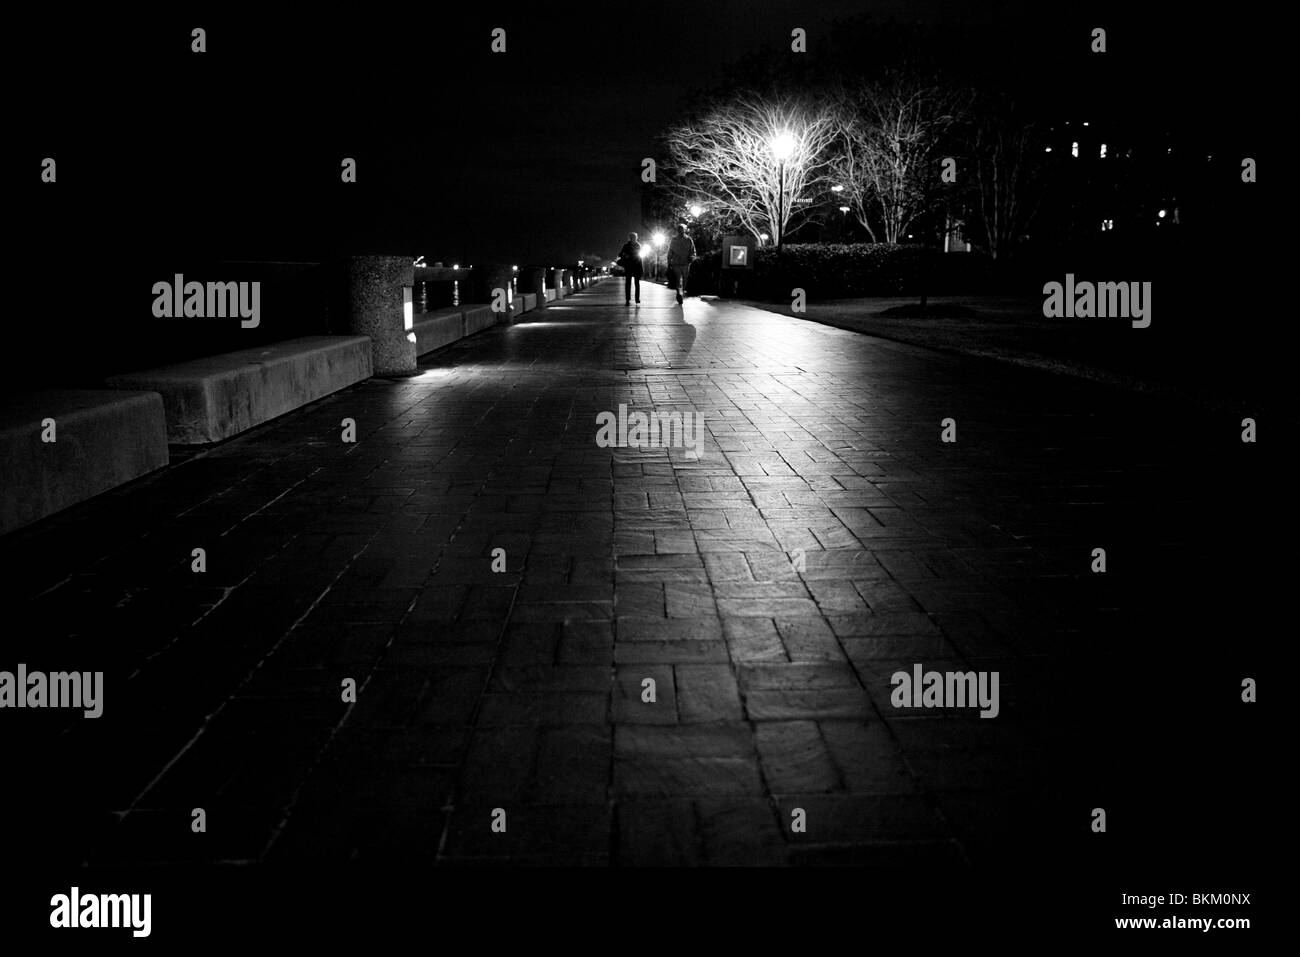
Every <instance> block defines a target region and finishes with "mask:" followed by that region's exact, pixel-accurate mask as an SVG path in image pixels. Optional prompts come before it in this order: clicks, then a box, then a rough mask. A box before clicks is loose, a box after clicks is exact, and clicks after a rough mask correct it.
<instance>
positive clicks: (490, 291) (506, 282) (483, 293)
mask: <svg viewBox="0 0 1300 957" xmlns="http://www.w3.org/2000/svg"><path fill="white" fill-rule="evenodd" d="M514 276H515V271H514V267H513V266H504V265H501V264H500V263H486V264H484V265H477V264H476V265H475V266H474V301H475V302H485V303H487V304H488V305H491V304H492V301H493V298H494V293H495V291H496V290H497V289H504V290H505V296H506V311H505V312H499V313H496V319H497V322H498V323H505V324H507V325H508V324H509V323H510V320H511V318H512V317H513V316H514V311H515V307H514V300H515V296H514V286H513V285H512V283H511V280H512V279H514Z"/></svg>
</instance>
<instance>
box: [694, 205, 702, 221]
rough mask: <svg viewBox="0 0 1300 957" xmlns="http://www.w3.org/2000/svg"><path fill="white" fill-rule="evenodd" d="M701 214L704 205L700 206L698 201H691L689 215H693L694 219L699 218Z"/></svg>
mask: <svg viewBox="0 0 1300 957" xmlns="http://www.w3.org/2000/svg"><path fill="white" fill-rule="evenodd" d="M703 214H704V207H703V206H701V205H700V204H699V203H693V204H692V205H691V215H692V216H694V217H695V218H696V219H699V218H700V216H702V215H703Z"/></svg>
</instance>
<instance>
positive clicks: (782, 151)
mask: <svg viewBox="0 0 1300 957" xmlns="http://www.w3.org/2000/svg"><path fill="white" fill-rule="evenodd" d="M795 145H796V144H795V139H794V137H793V136H791V135H790V134H789V133H778V134H777V135H776V136H774V137H772V155H773V156H775V157H776V179H777V189H776V251H777V254H778V255H779V254H780V252H781V246H782V245H783V244H784V243H785V162H786V160H788V159H789V158H790V157H791V156H792V155H794V149H795Z"/></svg>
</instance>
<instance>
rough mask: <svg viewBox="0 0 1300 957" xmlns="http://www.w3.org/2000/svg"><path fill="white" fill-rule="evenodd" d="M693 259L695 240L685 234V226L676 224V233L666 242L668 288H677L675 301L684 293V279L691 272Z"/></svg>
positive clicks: (679, 299) (679, 300) (680, 299)
mask: <svg viewBox="0 0 1300 957" xmlns="http://www.w3.org/2000/svg"><path fill="white" fill-rule="evenodd" d="M694 259H695V240H693V239H691V237H690V236H688V235H686V226H685V225H683V224H680V223H679V224H678V226H677V235H676V236H674V237H673V239H672V242H670V243H669V244H668V282H669V285H670V288H673V289H676V290H677V301H678V302H681V301H682V297H683V296H685V295H686V280H687V278H688V277H689V276H690V274H691V262H692V261H693V260H694Z"/></svg>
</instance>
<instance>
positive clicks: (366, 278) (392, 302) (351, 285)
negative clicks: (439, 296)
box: [345, 256, 416, 376]
mask: <svg viewBox="0 0 1300 957" xmlns="http://www.w3.org/2000/svg"><path fill="white" fill-rule="evenodd" d="M345 268H346V273H347V287H348V299H347V302H348V310H347V316H348V330H349V331H350V332H351V333H353V334H354V335H358V336H369V337H370V351H371V358H372V360H373V364H374V374H375V375H377V376H405V375H415V374H416V365H415V332H414V330H413V328H412V323H413V322H414V308H415V307H414V304H413V303H412V301H411V299H412V287H413V286H414V285H415V267H414V266H413V265H412V264H411V257H410V256H350V257H348V259H347V260H345Z"/></svg>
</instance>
